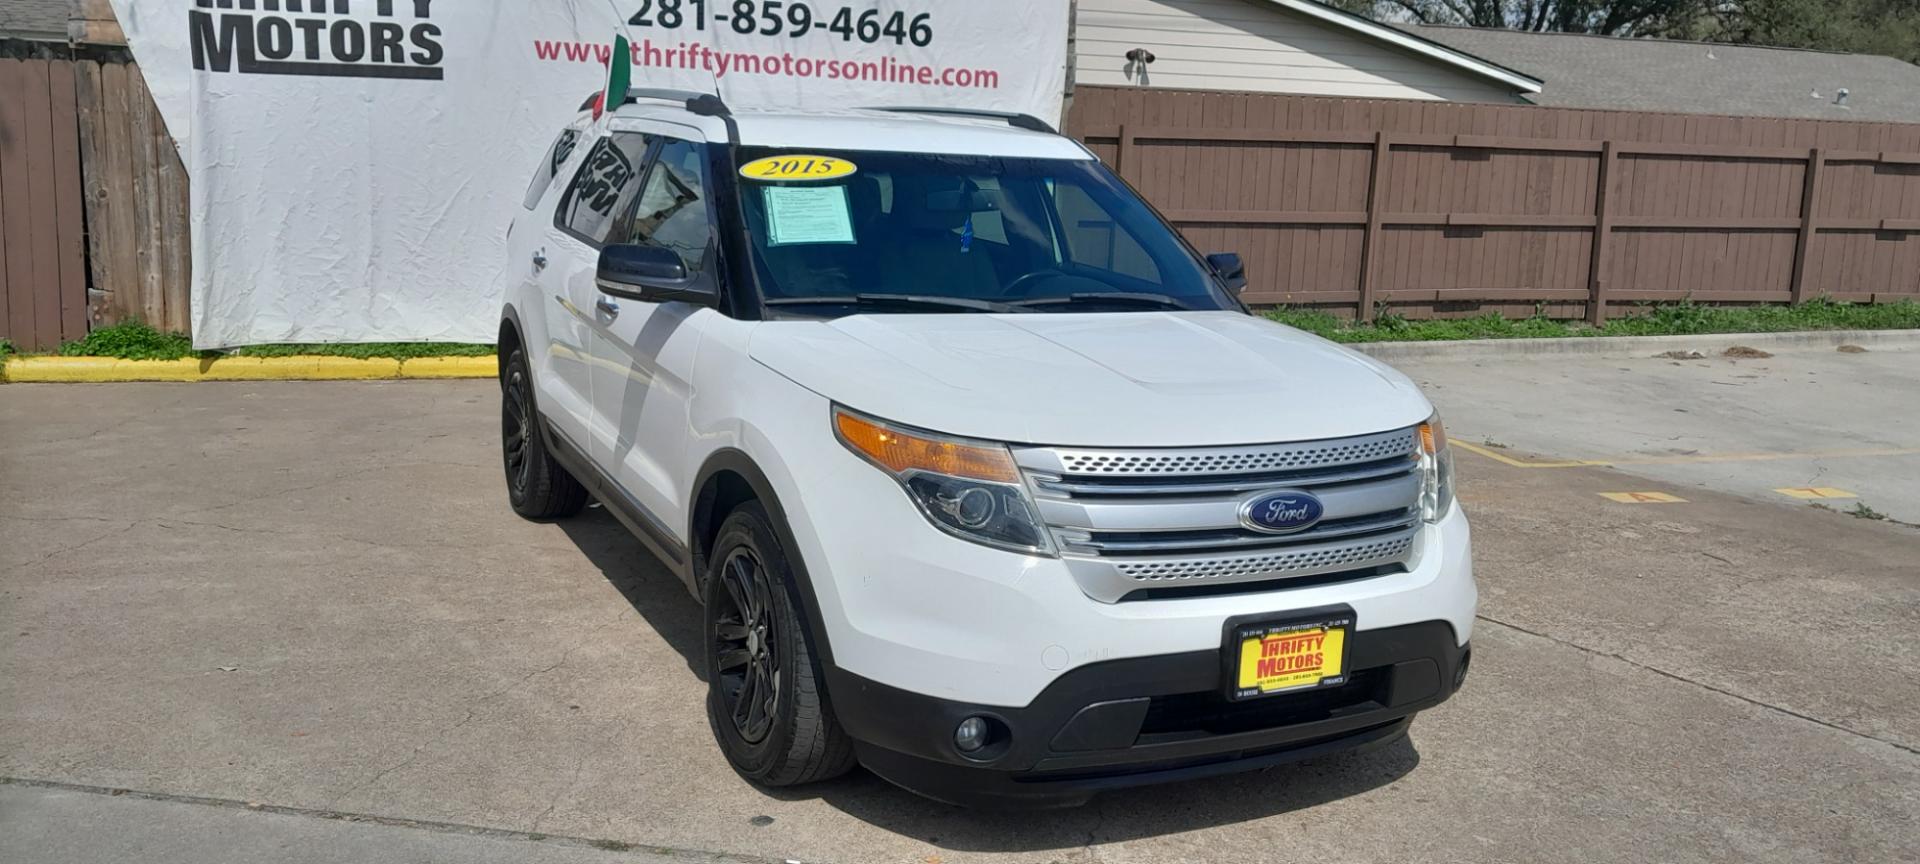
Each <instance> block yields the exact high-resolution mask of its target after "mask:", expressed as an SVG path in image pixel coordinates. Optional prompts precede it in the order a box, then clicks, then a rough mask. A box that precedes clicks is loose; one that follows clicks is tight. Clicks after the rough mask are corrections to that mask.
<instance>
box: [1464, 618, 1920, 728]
mask: <svg viewBox="0 0 1920 864" xmlns="http://www.w3.org/2000/svg"><path fill="white" fill-rule="evenodd" d="M1474 617H1475V618H1478V619H1479V620H1481V621H1485V622H1487V623H1489V624H1495V625H1498V626H1501V627H1505V628H1507V629H1508V630H1512V631H1514V632H1516V633H1525V634H1527V635H1528V636H1534V637H1537V638H1540V639H1545V640H1547V641H1548V642H1552V643H1554V644H1556V645H1565V646H1566V647H1568V648H1572V649H1574V650H1575V651H1579V652H1582V653H1584V654H1590V655H1593V656H1595V657H1605V658H1607V659H1609V660H1618V661H1620V662H1621V663H1625V664H1627V665H1628V666H1632V667H1634V668H1636V669H1643V670H1645V671H1648V672H1652V673H1653V674H1655V675H1659V676H1660V677H1662V678H1668V679H1671V680H1674V681H1678V682H1680V683H1682V684H1688V685H1692V686H1694V687H1698V688H1700V689H1702V690H1706V691H1708V692H1710V693H1717V694H1719V695H1721V696H1725V697H1727V698H1729V699H1736V700H1739V701H1741V702H1745V703H1746V704H1748V705H1752V706H1754V707H1755V708H1762V709H1765V710H1768V711H1772V712H1774V713H1776V714H1782V715H1785V716H1788V717H1792V718H1794V719H1796V720H1804V721H1806V722H1808V723H1812V724H1814V725H1817V726H1823V727H1826V728H1828V729H1831V730H1833V731H1835V732H1841V733H1845V734H1847V735H1851V736H1853V737H1855V738H1864V739H1866V740H1868V741H1872V742H1875V743H1878V744H1885V745H1886V746H1888V747H1892V748H1893V749H1895V750H1899V751H1901V752H1903V753H1908V754H1911V755H1914V756H1920V747H1914V746H1911V745H1908V744H1902V743H1900V742H1898V741H1889V740H1887V739H1885V738H1881V737H1879V736H1877V735H1870V734H1868V733H1865V732H1861V731H1860V730H1858V729H1849V728H1847V727H1846V726H1842V725H1840V724H1838V723H1834V722H1833V721H1831V720H1823V719H1821V718H1819V717H1815V716H1813V715H1811V714H1804V713H1801V712H1799V711H1795V710H1793V709H1792V708H1785V707H1781V706H1779V705H1774V704H1772V703H1770V702H1764V701H1761V700H1759V699H1755V698H1753V697H1751V696H1744V695H1741V694H1739V693H1735V692H1733V691H1731V690H1728V689H1726V688H1724V687H1716V686H1714V685H1712V684H1708V683H1706V682H1705V681H1696V680H1694V679H1692V678H1688V677H1687V676H1685V675H1680V674H1678V673H1674V672H1668V671H1667V670H1665V669H1661V668H1660V667H1658V666H1649V665H1647V664H1645V663H1642V662H1640V661H1638V660H1634V659H1632V658H1629V657H1626V656H1623V655H1621V654H1618V653H1616V652H1612V651H1601V650H1599V649H1596V648H1589V647H1587V646H1585V645H1581V644H1580V643H1578V642H1569V641H1567V640H1565V639H1561V638H1559V637H1557V636H1553V635H1550V634H1547V633H1544V632H1541V631H1539V630H1533V629H1530V628H1527V627H1522V626H1520V625H1518V624H1513V623H1509V622H1506V621H1502V620H1500V619H1498V618H1492V617H1489V616H1486V615H1475V616H1474Z"/></svg>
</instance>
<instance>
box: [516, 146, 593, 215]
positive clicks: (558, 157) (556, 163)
mask: <svg viewBox="0 0 1920 864" xmlns="http://www.w3.org/2000/svg"><path fill="white" fill-rule="evenodd" d="M578 146H580V130H578V129H574V128H572V127H568V128H566V129H562V130H560V137H558V138H555V139H553V146H552V147H548V148H547V155H546V157H545V158H543V159H541V160H540V167H539V168H537V169H535V170H534V172H533V182H532V183H529V184H527V197H526V200H525V201H523V202H522V203H521V205H520V206H522V207H525V208H527V209H528V210H532V209H533V208H535V207H538V206H540V199H542V198H545V197H547V188H548V187H550V186H552V185H553V178H555V177H558V176H559V175H560V168H561V166H564V165H566V164H567V160H568V159H571V158H573V151H574V148H576V147H578Z"/></svg>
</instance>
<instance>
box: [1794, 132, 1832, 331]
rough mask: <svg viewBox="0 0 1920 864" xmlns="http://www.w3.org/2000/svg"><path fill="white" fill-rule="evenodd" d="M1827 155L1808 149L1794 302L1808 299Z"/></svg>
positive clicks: (1796, 246) (1795, 273) (1801, 205)
mask: <svg viewBox="0 0 1920 864" xmlns="http://www.w3.org/2000/svg"><path fill="white" fill-rule="evenodd" d="M1826 164H1827V155H1826V154H1825V153H1823V152H1821V150H1820V148H1818V147H1815V148H1813V149H1811V150H1808V151H1807V176H1806V186H1805V187H1803V188H1802V190H1801V192H1800V239H1798V240H1796V241H1794V244H1793V287H1792V290H1793V302H1794V303H1796V304H1798V303H1804V302H1806V299H1807V259H1808V255H1807V252H1808V250H1809V249H1811V248H1812V246H1813V234H1814V231H1815V230H1816V229H1817V228H1818V227H1819V224H1818V219H1817V216H1818V214H1817V213H1816V212H1815V211H1816V210H1817V209H1818V208H1817V207H1816V206H1815V202H1816V201H1817V200H1819V198H1820V172H1821V169H1823V168H1825V167H1826Z"/></svg>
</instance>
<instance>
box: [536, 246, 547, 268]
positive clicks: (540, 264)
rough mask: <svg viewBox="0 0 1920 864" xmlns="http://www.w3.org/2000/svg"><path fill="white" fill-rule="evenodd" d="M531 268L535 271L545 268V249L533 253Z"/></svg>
mask: <svg viewBox="0 0 1920 864" xmlns="http://www.w3.org/2000/svg"><path fill="white" fill-rule="evenodd" d="M533 269H534V271H535V272H538V271H541V270H545V269H547V253H546V250H541V251H539V252H535V253H533Z"/></svg>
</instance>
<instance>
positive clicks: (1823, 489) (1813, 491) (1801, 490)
mask: <svg viewBox="0 0 1920 864" xmlns="http://www.w3.org/2000/svg"><path fill="white" fill-rule="evenodd" d="M1773 491H1775V492H1778V493H1780V494H1782V495H1785V496H1787V497H1788V498H1799V499H1801V500H1802V501H1817V500H1820V499H1822V498H1858V497H1860V496H1858V495H1855V494H1853V493H1852V492H1848V491H1847V490H1845V489H1835V488H1833V487H1831V486H1794V487H1790V488H1787V489H1775V490H1773Z"/></svg>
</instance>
